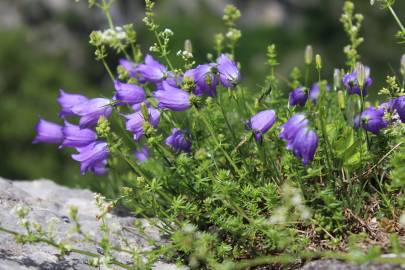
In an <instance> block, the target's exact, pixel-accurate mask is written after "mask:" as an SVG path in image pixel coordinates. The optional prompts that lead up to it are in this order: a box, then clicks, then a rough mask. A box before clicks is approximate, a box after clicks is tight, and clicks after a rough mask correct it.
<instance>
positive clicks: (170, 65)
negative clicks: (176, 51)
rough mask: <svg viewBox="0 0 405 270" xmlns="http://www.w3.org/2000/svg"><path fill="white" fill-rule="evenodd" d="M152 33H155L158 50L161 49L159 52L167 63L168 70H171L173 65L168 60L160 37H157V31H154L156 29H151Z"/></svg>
mask: <svg viewBox="0 0 405 270" xmlns="http://www.w3.org/2000/svg"><path fill="white" fill-rule="evenodd" d="M153 33H154V34H155V38H156V41H157V42H158V44H159V47H160V50H161V52H160V53H161V56H162V57H163V58H164V59H165V61H166V63H167V65H168V66H169V68H170V70H171V71H173V70H174V67H173V65H172V62H171V61H170V59H169V57H167V51H166V48H165V46H163V44H162V41H161V40H160V37H159V35H158V33H157V32H156V30H155V31H153Z"/></svg>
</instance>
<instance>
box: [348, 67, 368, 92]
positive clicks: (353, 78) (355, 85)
mask: <svg viewBox="0 0 405 270" xmlns="http://www.w3.org/2000/svg"><path fill="white" fill-rule="evenodd" d="M365 74H366V77H365V79H364V83H363V87H362V89H361V90H360V84H359V81H358V79H357V77H358V76H357V75H358V73H357V71H356V70H354V71H353V72H352V73H347V74H345V75H344V76H343V85H344V87H345V88H346V90H347V92H348V93H349V94H350V95H354V94H357V95H359V96H360V95H363V96H365V95H366V94H367V91H366V90H367V88H369V87H370V86H371V85H372V84H373V80H372V79H371V78H370V69H369V68H365Z"/></svg>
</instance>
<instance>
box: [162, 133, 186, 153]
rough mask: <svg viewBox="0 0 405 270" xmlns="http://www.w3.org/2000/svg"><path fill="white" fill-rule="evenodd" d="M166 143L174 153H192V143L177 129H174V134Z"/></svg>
mask: <svg viewBox="0 0 405 270" xmlns="http://www.w3.org/2000/svg"><path fill="white" fill-rule="evenodd" d="M165 143H166V145H168V146H170V148H172V149H173V151H174V152H181V151H183V152H190V151H191V142H190V141H189V140H188V139H187V138H186V135H185V134H184V133H183V132H182V131H181V130H179V129H177V128H173V129H172V134H171V135H170V136H169V137H167V138H166V141H165Z"/></svg>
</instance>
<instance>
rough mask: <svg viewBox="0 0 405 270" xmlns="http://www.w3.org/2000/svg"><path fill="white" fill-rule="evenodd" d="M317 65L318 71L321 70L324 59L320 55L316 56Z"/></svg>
mask: <svg viewBox="0 0 405 270" xmlns="http://www.w3.org/2000/svg"><path fill="white" fill-rule="evenodd" d="M315 64H316V69H321V68H322V58H321V56H320V55H319V54H317V55H316V56H315Z"/></svg>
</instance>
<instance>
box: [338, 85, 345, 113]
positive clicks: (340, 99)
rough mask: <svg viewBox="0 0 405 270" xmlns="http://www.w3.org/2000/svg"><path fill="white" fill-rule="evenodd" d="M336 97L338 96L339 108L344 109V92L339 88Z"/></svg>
mask: <svg viewBox="0 0 405 270" xmlns="http://www.w3.org/2000/svg"><path fill="white" fill-rule="evenodd" d="M337 97H338V104H339V108H340V109H341V110H344V109H345V107H346V104H345V95H344V93H343V91H342V90H339V91H338V92H337Z"/></svg>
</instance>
